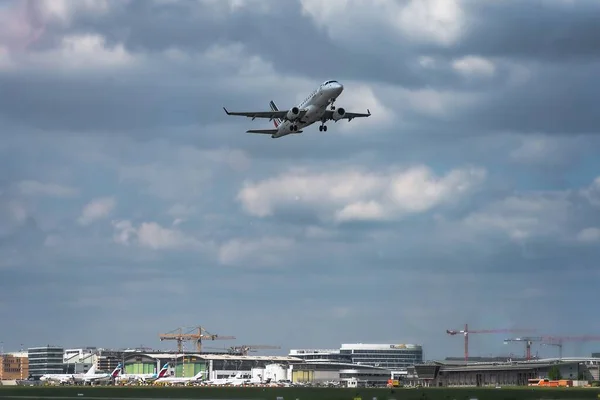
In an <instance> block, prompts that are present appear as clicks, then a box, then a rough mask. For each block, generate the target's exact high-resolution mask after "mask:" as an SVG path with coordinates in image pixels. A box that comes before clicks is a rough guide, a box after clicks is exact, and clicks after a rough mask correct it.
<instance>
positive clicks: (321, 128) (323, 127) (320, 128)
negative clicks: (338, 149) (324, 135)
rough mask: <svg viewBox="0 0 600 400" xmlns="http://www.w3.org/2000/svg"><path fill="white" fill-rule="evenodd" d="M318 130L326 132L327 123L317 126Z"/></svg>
mask: <svg viewBox="0 0 600 400" xmlns="http://www.w3.org/2000/svg"><path fill="white" fill-rule="evenodd" d="M319 131H321V132H327V125H325V124H323V125H321V126H319Z"/></svg>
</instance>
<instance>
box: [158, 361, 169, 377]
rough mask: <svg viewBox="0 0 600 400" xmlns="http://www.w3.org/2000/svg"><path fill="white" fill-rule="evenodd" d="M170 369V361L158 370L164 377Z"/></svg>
mask: <svg viewBox="0 0 600 400" xmlns="http://www.w3.org/2000/svg"><path fill="white" fill-rule="evenodd" d="M168 370H169V363H166V364H165V365H163V367H162V368H161V370H160V371H159V372H158V377H159V378H162V377H163V376H165V374H166V373H167V371H168Z"/></svg>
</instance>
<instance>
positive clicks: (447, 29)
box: [300, 0, 464, 45]
mask: <svg viewBox="0 0 600 400" xmlns="http://www.w3.org/2000/svg"><path fill="white" fill-rule="evenodd" d="M300 3H301V4H302V12H303V13H304V14H305V15H309V16H310V17H311V18H312V19H313V20H314V21H315V22H316V23H317V24H318V25H319V26H322V27H325V28H326V29H327V30H328V32H329V35H330V36H331V37H333V38H335V39H339V40H343V41H346V43H347V44H349V45H350V44H352V43H354V44H355V45H357V44H359V45H362V44H364V42H356V41H357V40H358V41H360V40H367V39H368V40H373V37H372V36H368V32H369V30H368V29H360V30H357V29H356V26H362V27H365V26H369V25H370V26H371V27H381V26H384V27H386V28H387V29H388V30H390V31H391V32H396V33H397V34H402V35H403V36H404V37H405V38H408V39H411V40H413V41H420V42H430V43H437V44H441V45H450V44H452V43H454V42H456V41H457V40H458V39H459V38H460V36H461V34H462V24H463V20H464V14H463V11H462V9H461V7H460V5H459V3H458V1H456V0H409V1H405V2H402V3H401V2H398V1H395V0H329V1H326V2H323V1H321V0H301V1H300ZM340 15H343V16H344V17H343V18H340ZM365 32H367V37H365ZM361 37H362V38H361Z"/></svg>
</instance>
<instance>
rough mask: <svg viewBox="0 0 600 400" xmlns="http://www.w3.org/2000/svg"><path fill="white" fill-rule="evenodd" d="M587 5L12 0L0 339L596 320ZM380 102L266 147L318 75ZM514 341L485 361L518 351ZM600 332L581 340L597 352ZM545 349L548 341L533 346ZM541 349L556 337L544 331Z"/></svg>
mask: <svg viewBox="0 0 600 400" xmlns="http://www.w3.org/2000/svg"><path fill="white" fill-rule="evenodd" d="M599 13H600V4H599V3H598V2H596V1H586V0H578V1H568V0H528V1H526V2H524V1H522V0H507V1H503V2H492V1H481V0H464V1H459V0H427V1H425V0H404V1H400V0H369V1H367V0H327V2H323V1H321V0H298V1H292V0H289V1H281V0H247V1H244V0H195V1H193V0H181V1H178V0H121V1H116V0H115V1H100V0H98V1H94V0H72V1H68V0H63V1H61V0H47V1H41V0H40V1H33V0H32V1H27V0H23V1H18V0H15V1H10V0H4V1H0V128H1V129H0V138H1V140H0V320H1V321H3V322H2V324H1V326H2V329H1V330H0V341H2V342H3V343H4V349H5V350H15V349H18V348H19V346H20V345H21V344H23V345H24V346H25V347H27V346H35V345H45V344H48V343H50V344H59V345H63V346H69V347H71V346H73V347H74V346H87V345H95V346H102V347H127V346H131V347H133V346H139V345H145V346H150V347H155V348H162V349H169V348H171V349H172V348H174V343H172V342H162V343H161V342H159V340H158V334H159V333H161V332H168V331H171V330H173V329H175V328H177V327H180V326H183V327H191V326H196V325H202V326H204V327H205V328H206V329H207V330H208V331H210V332H212V333H217V334H220V335H233V336H236V338H237V339H236V340H235V341H219V342H209V343H205V346H209V347H216V348H223V347H227V346H230V345H233V344H270V345H276V346H281V347H282V349H281V350H280V351H275V353H278V354H285V353H287V351H288V350H289V349H290V348H303V347H329V348H331V347H337V346H339V345H340V344H341V343H352V342H376V343H377V342H383V343H419V344H422V345H423V346H424V352H425V358H427V359H434V358H441V357H445V356H460V355H462V338H460V337H451V336H448V335H447V334H446V333H445V330H446V329H460V328H461V327H462V326H464V324H465V323H468V324H469V326H470V327H471V329H537V332H538V333H539V334H554V335H562V334H564V335H582V334H594V333H596V332H598V333H600V321H598V319H597V318H590V316H591V315H594V314H595V310H596V309H597V307H598V305H599V304H600V297H599V296H598V280H599V279H600V272H599V269H598V267H599V264H598V260H599V256H600V158H599V157H598V156H599V154H600V139H599V137H600V136H599V135H598V134H599V133H600V132H599V118H598V111H597V110H598V104H599V103H600V92H599V91H598V84H597V71H598V67H599V66H600V65H599V64H600V39H599V38H600V25H598V24H597V15H598V14H599ZM329 79H337V80H339V81H340V82H342V83H343V84H344V86H345V90H344V92H343V93H342V95H341V97H340V98H339V99H338V102H337V103H336V104H337V106H341V107H344V108H346V110H348V111H355V112H365V110H366V109H367V108H369V109H370V110H371V112H372V116H371V117H370V118H365V119H362V120H354V121H352V122H350V123H348V122H347V121H345V122H338V123H335V124H334V123H330V124H329V130H328V131H327V132H319V130H318V129H317V128H318V126H313V127H310V128H308V129H306V130H305V132H304V133H303V134H301V135H291V136H287V137H284V138H281V139H277V140H274V139H271V138H270V137H269V136H265V135H250V134H247V133H245V131H246V129H251V128H252V129H258V128H270V127H271V124H270V123H269V122H268V120H262V121H261V120H255V121H252V120H250V119H247V118H243V117H227V116H226V115H225V114H224V112H223V109H222V107H223V106H226V107H228V109H230V110H235V111H254V110H269V105H268V103H269V101H270V100H274V101H275V102H276V103H277V105H278V106H279V107H280V108H287V107H290V106H292V105H294V104H296V103H297V102H298V101H300V100H302V99H303V98H304V97H305V96H306V94H307V93H309V92H310V91H311V90H312V89H314V88H316V86H317V85H319V84H320V83H321V82H323V81H325V80H329ZM507 336H511V335H510V334H499V335H484V334H482V335H472V337H471V340H470V349H471V354H472V355H489V354H492V353H494V354H509V353H511V352H512V353H513V354H516V355H520V354H523V352H524V348H523V346H521V345H519V344H514V345H508V346H507V345H504V344H503V343H502V340H503V339H504V338H505V337H507ZM594 349H600V343H583V344H582V343H569V344H567V345H565V348H564V353H565V355H566V354H582V355H586V354H589V353H590V352H591V351H592V350H594ZM537 350H538V347H537V346H536V347H534V352H535V351H537ZM539 351H540V355H547V356H552V355H554V354H556V349H554V348H544V347H542V348H540V349H539Z"/></svg>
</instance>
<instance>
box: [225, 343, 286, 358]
mask: <svg viewBox="0 0 600 400" xmlns="http://www.w3.org/2000/svg"><path fill="white" fill-rule="evenodd" d="M258 349H281V347H279V346H269V345H263V344H255V345H252V344H242V345H239V346H231V347H230V348H229V353H231V354H242V355H243V356H247V355H248V352H250V351H253V352H254V351H256V350H258Z"/></svg>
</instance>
